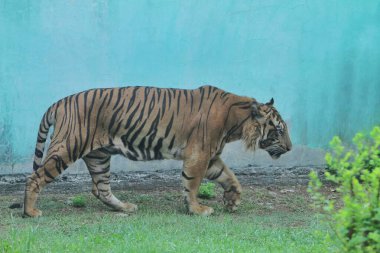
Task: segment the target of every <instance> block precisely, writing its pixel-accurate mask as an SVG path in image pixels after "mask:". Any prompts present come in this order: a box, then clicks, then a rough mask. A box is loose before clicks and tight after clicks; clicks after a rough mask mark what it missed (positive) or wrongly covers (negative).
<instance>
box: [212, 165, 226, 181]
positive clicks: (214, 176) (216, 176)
mask: <svg viewBox="0 0 380 253" xmlns="http://www.w3.org/2000/svg"><path fill="white" fill-rule="evenodd" d="M223 170H224V166H223V168H222V169H221V170H220V171H219V173H218V174H216V175H213V176H212V177H209V178H208V179H210V180H215V179H217V178H218V177H220V176H221V175H222V173H223Z"/></svg>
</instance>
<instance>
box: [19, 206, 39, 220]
mask: <svg viewBox="0 0 380 253" xmlns="http://www.w3.org/2000/svg"><path fill="white" fill-rule="evenodd" d="M41 215H42V212H41V211H40V210H38V209H36V208H33V209H31V210H24V214H23V215H22V217H23V218H28V217H31V218H35V217H39V216H41Z"/></svg>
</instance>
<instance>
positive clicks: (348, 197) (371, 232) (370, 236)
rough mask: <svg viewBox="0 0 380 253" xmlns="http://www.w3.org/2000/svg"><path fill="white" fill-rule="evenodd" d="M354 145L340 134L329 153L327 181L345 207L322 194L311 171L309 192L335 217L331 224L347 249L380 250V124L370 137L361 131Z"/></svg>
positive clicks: (317, 179) (343, 248) (334, 139)
mask: <svg viewBox="0 0 380 253" xmlns="http://www.w3.org/2000/svg"><path fill="white" fill-rule="evenodd" d="M353 144H354V148H351V149H349V148H347V147H345V146H343V145H342V141H341V140H340V138H339V137H334V138H333V139H332V141H331V142H330V146H331V149H332V152H330V153H327V154H326V162H327V164H328V166H329V168H330V169H329V170H328V171H326V172H325V177H326V180H327V181H329V182H332V183H334V184H336V185H337V191H338V192H339V193H340V196H341V202H342V204H343V206H342V207H341V208H338V206H337V204H336V202H335V201H334V200H332V199H328V198H326V197H325V196H324V195H323V194H322V193H321V188H322V187H323V183H322V182H321V180H320V179H319V178H318V175H317V174H316V172H312V173H311V174H310V179H311V180H310V183H309V189H308V191H309V192H310V193H311V195H312V197H313V199H314V200H315V203H316V204H317V205H318V206H320V207H322V208H323V210H324V211H325V212H326V213H328V214H330V215H331V217H332V218H333V221H334V222H333V223H332V227H333V230H334V231H335V234H336V236H337V238H338V239H339V241H340V242H341V243H342V244H341V246H342V249H341V250H342V251H345V252H380V127H378V126H376V127H374V128H373V130H372V131H371V133H370V137H368V136H366V135H365V134H363V133H358V134H356V135H355V137H354V138H353Z"/></svg>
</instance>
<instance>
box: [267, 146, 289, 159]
mask: <svg viewBox="0 0 380 253" xmlns="http://www.w3.org/2000/svg"><path fill="white" fill-rule="evenodd" d="M265 150H266V151H267V152H268V153H269V155H270V156H271V157H272V159H274V160H277V159H278V158H280V157H281V155H283V154H285V153H286V152H288V151H287V150H286V149H285V148H283V147H280V146H276V147H268V148H266V149H265Z"/></svg>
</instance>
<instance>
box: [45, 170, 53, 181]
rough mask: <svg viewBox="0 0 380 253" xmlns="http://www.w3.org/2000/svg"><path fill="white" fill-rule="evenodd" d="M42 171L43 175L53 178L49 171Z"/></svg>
mask: <svg viewBox="0 0 380 253" xmlns="http://www.w3.org/2000/svg"><path fill="white" fill-rule="evenodd" d="M44 172H45V176H47V177H49V178H51V179H53V180H54V177H53V176H52V175H51V174H50V173H49V171H47V170H46V169H44Z"/></svg>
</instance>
